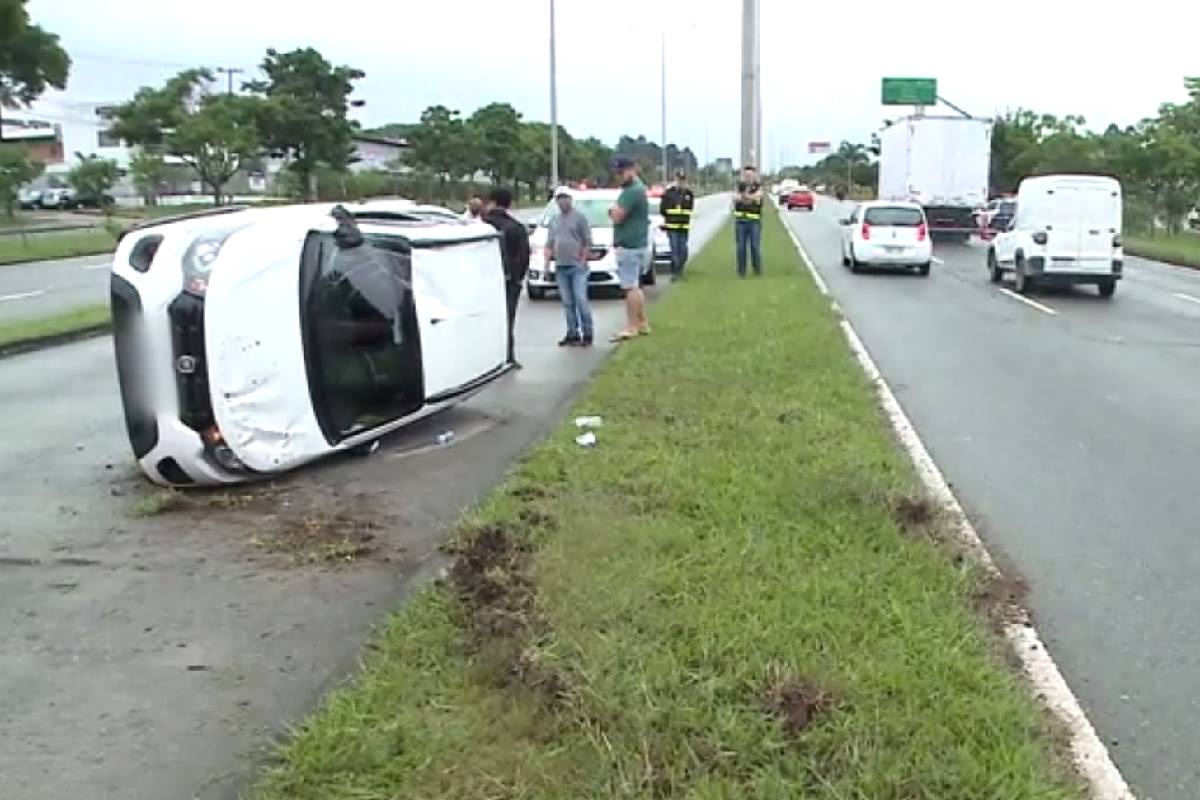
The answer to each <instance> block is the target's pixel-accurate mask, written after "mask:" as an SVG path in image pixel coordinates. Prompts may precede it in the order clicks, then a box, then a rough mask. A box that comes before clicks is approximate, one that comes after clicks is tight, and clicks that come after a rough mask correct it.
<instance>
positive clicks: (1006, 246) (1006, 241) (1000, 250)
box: [992, 214, 1017, 265]
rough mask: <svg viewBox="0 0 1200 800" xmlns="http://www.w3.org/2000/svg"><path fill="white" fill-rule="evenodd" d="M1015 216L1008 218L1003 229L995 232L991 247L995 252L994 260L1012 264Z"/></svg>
mask: <svg viewBox="0 0 1200 800" xmlns="http://www.w3.org/2000/svg"><path fill="white" fill-rule="evenodd" d="M1016 242H1017V216H1016V214H1013V218H1012V219H1011V220H1009V222H1008V225H1006V226H1005V228H1004V230H1002V231H1000V232H999V233H997V234H996V238H995V239H994V240H993V245H992V248H993V250H994V251H995V253H996V261H998V262H1000V263H1001V264H1006V265H1007V264H1012V263H1013V260H1014V258H1015V257H1016V250H1017V244H1016Z"/></svg>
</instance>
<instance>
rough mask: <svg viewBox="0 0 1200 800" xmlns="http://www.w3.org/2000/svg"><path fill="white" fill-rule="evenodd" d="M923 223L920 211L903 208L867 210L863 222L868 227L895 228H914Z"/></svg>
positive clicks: (880, 207)
mask: <svg viewBox="0 0 1200 800" xmlns="http://www.w3.org/2000/svg"><path fill="white" fill-rule="evenodd" d="M924 221H925V216H924V215H923V214H922V213H921V211H920V209H916V208H905V207H903V206H875V207H874V208H868V209H867V213H866V216H865V217H864V218H863V222H865V223H867V224H868V225H891V226H893V227H896V228H915V227H917V226H918V225H920V224H921V223H922V222H924Z"/></svg>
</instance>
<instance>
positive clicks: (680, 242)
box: [659, 170, 696, 281]
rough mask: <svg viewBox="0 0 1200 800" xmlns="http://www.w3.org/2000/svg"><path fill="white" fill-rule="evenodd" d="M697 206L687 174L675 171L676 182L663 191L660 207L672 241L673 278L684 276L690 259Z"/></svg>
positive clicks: (665, 226) (668, 235)
mask: <svg viewBox="0 0 1200 800" xmlns="http://www.w3.org/2000/svg"><path fill="white" fill-rule="evenodd" d="M695 208H696V195H695V194H694V193H693V192H692V190H691V189H689V188H688V185H687V174H686V173H685V172H684V171H683V170H680V171H679V172H676V173H675V184H674V185H673V186H671V188H669V189H667V190H666V191H665V192H663V196H662V201H661V202H660V205H659V209H660V210H661V212H662V218H663V227H664V228H666V229H667V239H668V240H669V241H670V242H671V280H673V281H675V280H679V279H680V278H682V277H683V268H684V266H685V265H686V264H687V260H688V234H689V233H690V232H691V230H692V212H693V211H694V210H695Z"/></svg>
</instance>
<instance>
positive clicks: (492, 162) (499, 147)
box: [467, 103, 549, 183]
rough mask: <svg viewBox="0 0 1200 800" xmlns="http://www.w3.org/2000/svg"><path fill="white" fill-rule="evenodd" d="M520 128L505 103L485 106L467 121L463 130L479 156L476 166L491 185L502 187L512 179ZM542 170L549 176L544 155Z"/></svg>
mask: <svg viewBox="0 0 1200 800" xmlns="http://www.w3.org/2000/svg"><path fill="white" fill-rule="evenodd" d="M521 128H522V123H521V115H520V114H519V113H517V110H516V109H515V108H513V107H512V106H511V105H509V104H508V103H489V104H488V105H486V106H483V107H482V108H480V109H478V110H476V111H475V113H474V114H472V115H471V116H470V118H469V119H468V120H467V130H468V131H470V135H471V137H472V139H473V140H474V143H475V145H476V147H477V148H478V150H477V152H478V153H479V155H480V162H481V163H480V164H479V166H480V167H481V168H482V169H483V170H484V171H485V172H487V173H488V174H489V175H491V176H492V181H493V182H494V183H504V182H505V180H508V179H511V178H513V177H515V176H516V167H517V161H518V160H519V154H518V150H519V148H520V146H521ZM546 166H547V172H549V156H548V155H547V160H546Z"/></svg>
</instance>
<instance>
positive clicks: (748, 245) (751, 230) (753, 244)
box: [736, 219, 762, 275]
mask: <svg viewBox="0 0 1200 800" xmlns="http://www.w3.org/2000/svg"><path fill="white" fill-rule="evenodd" d="M736 230H737V271H738V275H745V274H746V251H747V250H749V251H750V263H751V264H753V266H754V274H755V275H762V222H761V221H759V220H745V219H739V220H738V221H737V227H736Z"/></svg>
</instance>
